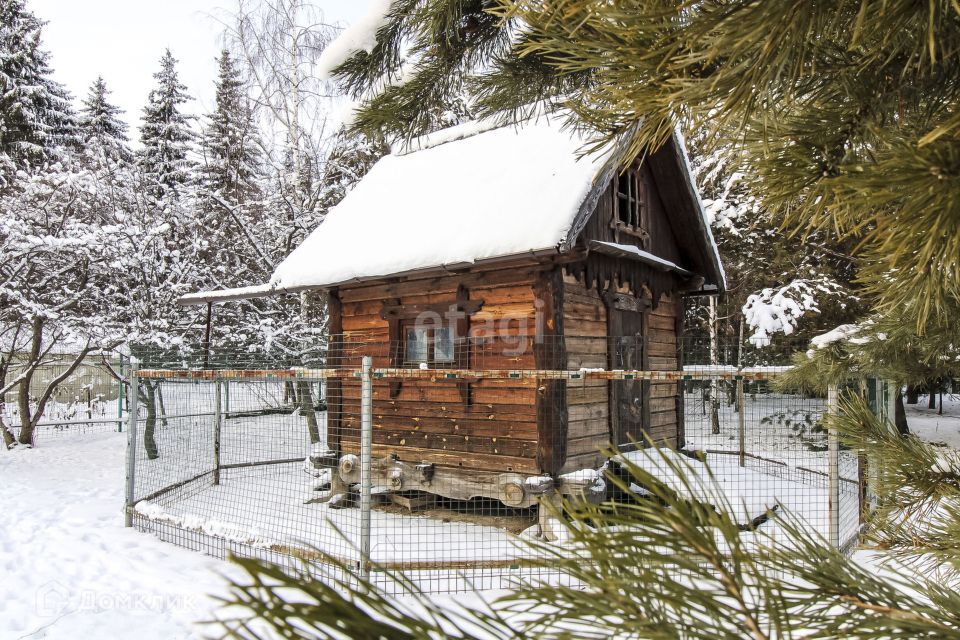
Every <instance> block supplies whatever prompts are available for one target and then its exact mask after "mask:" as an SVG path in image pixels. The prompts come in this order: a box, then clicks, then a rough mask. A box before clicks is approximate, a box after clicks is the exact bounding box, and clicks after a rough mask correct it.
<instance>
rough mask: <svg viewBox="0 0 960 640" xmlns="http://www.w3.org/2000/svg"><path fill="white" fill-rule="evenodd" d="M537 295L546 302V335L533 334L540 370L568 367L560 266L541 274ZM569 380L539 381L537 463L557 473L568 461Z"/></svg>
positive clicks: (551, 473) (544, 307) (536, 361)
mask: <svg viewBox="0 0 960 640" xmlns="http://www.w3.org/2000/svg"><path fill="white" fill-rule="evenodd" d="M534 295H535V296H536V298H537V300H539V301H541V302H542V303H543V307H542V311H541V313H543V317H544V321H543V335H537V336H535V337H534V344H533V357H534V362H535V363H536V365H535V366H536V367H537V368H538V369H551V370H562V369H566V368H567V350H566V345H565V341H564V335H563V272H562V270H561V269H560V268H559V267H557V268H555V269H553V270H552V271H546V272H543V273H541V274H540V275H539V276H538V277H537V280H536V282H535V283H534ZM567 420H568V415H567V382H566V380H538V381H537V465H538V466H539V468H540V472H541V473H544V474H547V475H551V476H555V475H557V474H559V473H560V471H561V469H563V465H564V464H565V463H566V461H567V429H568V424H567Z"/></svg>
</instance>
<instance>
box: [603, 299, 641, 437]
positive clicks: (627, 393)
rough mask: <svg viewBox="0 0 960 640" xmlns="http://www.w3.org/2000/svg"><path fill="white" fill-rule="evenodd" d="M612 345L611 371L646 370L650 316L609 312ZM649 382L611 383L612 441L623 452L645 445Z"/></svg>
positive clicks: (638, 312) (620, 311)
mask: <svg viewBox="0 0 960 640" xmlns="http://www.w3.org/2000/svg"><path fill="white" fill-rule="evenodd" d="M609 313H610V314H611V317H610V320H611V322H610V329H611V334H610V335H611V345H610V368H611V369H624V370H643V369H646V368H647V366H646V362H647V358H646V354H645V353H644V344H645V340H644V336H645V335H646V324H647V322H646V314H645V313H643V312H640V311H633V310H625V309H618V308H616V307H615V306H614V307H613V308H611V309H610V310H609ZM649 395H650V394H649V383H647V382H645V381H642V380H613V381H611V382H610V439H611V441H612V444H614V445H615V446H617V447H619V448H621V449H630V448H632V447H633V443H635V442H636V443H639V444H640V445H641V446H642V444H643V430H644V429H645V427H646V425H647V423H648V420H647V418H646V416H647V415H649V413H648V412H649V409H648V406H647V404H648V401H649Z"/></svg>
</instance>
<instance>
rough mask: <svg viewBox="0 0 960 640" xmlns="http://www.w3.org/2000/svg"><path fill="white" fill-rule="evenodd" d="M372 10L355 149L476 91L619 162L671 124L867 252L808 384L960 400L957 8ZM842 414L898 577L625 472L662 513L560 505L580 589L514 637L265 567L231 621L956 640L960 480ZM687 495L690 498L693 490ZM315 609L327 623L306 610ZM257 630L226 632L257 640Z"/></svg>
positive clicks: (901, 441)
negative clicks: (932, 381)
mask: <svg viewBox="0 0 960 640" xmlns="http://www.w3.org/2000/svg"><path fill="white" fill-rule="evenodd" d="M375 6H376V7H377V8H378V9H379V11H378V13H377V14H376V15H374V16H373V17H372V18H371V19H368V20H366V21H364V22H363V24H364V25H365V30H364V31H362V32H357V33H353V34H351V38H350V39H349V40H347V41H345V42H344V43H341V46H338V47H336V48H338V49H339V50H340V52H342V53H345V54H346V55H343V56H341V57H340V61H339V64H338V65H335V69H334V71H335V72H336V73H337V74H338V76H339V77H340V79H341V80H342V81H343V82H344V85H345V86H346V87H347V88H348V89H349V90H351V91H352V92H353V93H354V94H355V95H357V96H364V95H365V94H366V95H370V93H371V92H373V97H368V98H366V104H365V106H364V108H363V109H361V111H360V113H359V114H358V117H357V120H356V124H357V127H358V128H360V129H362V130H369V131H373V132H381V131H383V130H384V129H386V130H393V131H401V132H404V131H406V132H414V133H416V131H417V129H418V128H420V127H422V125H423V123H424V121H425V118H426V116H425V113H424V112H425V111H427V110H428V109H429V108H430V105H432V104H436V103H437V102H442V101H443V100H444V99H445V98H446V97H447V95H448V94H449V88H450V87H453V86H456V85H457V84H458V83H462V82H464V81H465V80H466V82H467V84H473V86H474V87H475V90H476V93H475V96H476V100H475V101H474V102H473V103H472V104H473V105H477V106H478V107H479V110H480V112H481V114H483V113H484V112H486V113H495V114H500V115H504V114H509V113H511V112H515V111H516V110H520V111H522V110H523V109H524V105H528V104H530V102H532V101H535V100H552V101H555V102H557V103H560V104H561V105H562V106H564V107H566V108H567V109H569V110H570V113H572V114H573V115H574V116H575V120H576V122H577V123H579V124H581V125H583V124H585V125H586V126H588V127H589V128H590V129H592V130H593V131H594V132H595V133H596V143H597V144H598V145H602V144H604V143H610V142H613V141H614V140H618V141H625V142H627V143H628V149H629V153H628V154H627V157H628V159H633V158H635V157H638V156H640V155H641V154H642V153H644V152H645V151H646V150H649V149H650V148H651V147H654V148H655V147H657V145H658V144H660V143H662V142H663V141H664V140H666V139H667V138H668V136H670V135H671V134H672V132H673V131H674V129H675V127H676V126H677V125H678V124H684V123H685V124H687V125H688V126H689V127H690V129H691V130H701V129H702V130H703V132H704V135H705V137H706V138H707V139H712V140H715V141H719V142H721V143H723V142H725V143H727V144H728V145H729V146H728V148H733V149H736V150H737V152H738V154H740V157H741V158H742V159H743V160H744V161H745V162H746V164H747V165H748V166H749V167H750V169H751V187H752V189H753V192H754V193H755V194H756V195H757V197H758V198H760V199H761V200H762V202H763V206H764V208H765V209H766V210H767V211H768V212H770V213H772V214H773V215H774V216H777V217H778V219H782V220H784V221H785V222H787V223H791V224H793V225H795V226H796V227H799V228H800V229H802V230H803V231H809V232H813V231H820V232H823V233H825V234H828V235H833V236H834V237H835V238H837V239H841V240H851V241H853V248H852V255H853V256H854V257H855V258H856V259H857V260H858V266H859V271H858V280H859V283H860V284H862V285H863V292H864V296H863V297H864V299H865V301H866V302H867V303H868V304H869V305H870V309H871V313H870V315H871V317H870V318H869V320H867V321H865V322H862V323H861V326H860V327H859V329H860V330H859V332H858V333H857V334H856V335H855V336H854V338H855V339H851V340H836V341H833V342H831V343H830V344H829V345H825V346H824V347H823V348H821V349H819V350H818V351H817V353H814V354H812V357H811V356H808V354H806V353H801V354H798V356H797V360H798V361H799V362H797V364H799V365H801V366H798V367H797V368H796V369H794V370H793V371H794V372H795V373H796V374H797V377H798V382H800V383H803V382H804V381H811V380H813V381H814V382H815V386H822V385H824V384H826V383H844V382H848V381H849V380H851V379H853V380H856V379H858V378H862V377H863V376H864V374H865V373H869V372H875V373H877V374H878V375H880V376H884V377H888V378H891V377H892V378H894V379H900V380H904V381H906V380H909V379H910V376H911V375H912V374H911V369H912V367H913V366H914V365H915V364H916V363H917V362H919V363H920V364H921V365H923V366H925V367H930V368H935V369H936V370H937V371H938V372H939V374H940V375H942V376H956V375H960V354H958V348H957V345H960V334H958V327H960V325H958V323H957V321H956V319H957V317H958V316H960V216H958V215H957V212H958V210H960V180H958V175H960V163H958V158H960V116H958V114H960V108H958V99H960V94H958V87H957V83H956V82H952V81H950V80H949V79H950V78H955V77H957V75H958V73H960V49H958V47H957V46H956V43H957V42H958V41H960V8H958V6H957V3H956V2H955V1H951V0H933V1H931V2H924V3H905V2H904V3H889V2H868V1H861V0H841V1H838V2H831V3H817V2H791V3H777V2H756V1H755V0H725V1H723V2H693V3H691V2H686V1H682V0H677V1H675V2H664V1H663V0H623V1H621V2H608V1H607V2H582V1H578V0H556V1H554V2H543V1H542V0H492V1H487V0H482V1H481V0H476V1H466V2H464V1H460V0H393V1H392V2H387V1H385V2H378V3H375ZM411 43H412V46H411ZM405 52H408V53H412V54H413V55H414V56H419V59H418V60H417V66H416V67H415V71H416V73H415V74H414V77H412V78H406V79H405V80H406V81H405V82H404V83H402V84H396V85H391V86H389V87H388V88H386V89H383V87H384V86H385V84H387V83H389V81H390V79H391V77H394V78H395V77H396V74H397V73H398V72H399V70H400V67H401V63H402V62H403V58H404V57H405V56H404V55H403V54H404V53H405ZM465 76H472V77H466V78H465ZM378 88H379V89H380V90H379V91H378V90H377V89H378ZM780 216H782V218H780ZM804 369H805V371H803V370H804ZM840 413H841V417H839V418H836V419H831V421H830V424H831V427H835V428H837V429H838V431H839V432H840V433H841V434H842V436H843V438H844V440H845V442H846V444H847V445H848V446H849V447H850V448H851V449H853V450H855V451H858V452H861V453H862V454H863V455H864V456H865V457H866V458H867V459H869V460H870V461H871V470H872V473H875V474H876V475H877V477H878V479H879V481H878V482H877V483H876V484H875V485H874V486H873V488H874V490H875V491H876V492H877V494H878V501H879V503H880V504H881V505H882V506H881V509H880V510H879V511H878V512H876V513H875V514H873V516H872V519H871V521H870V522H868V523H867V530H866V533H865V535H866V536H869V537H873V538H874V539H875V540H876V541H877V542H878V550H882V551H881V552H880V554H878V555H880V557H884V556H882V553H883V551H885V552H886V553H892V554H893V558H895V559H896V560H898V561H900V562H898V563H895V564H891V565H889V566H888V569H889V570H888V571H886V572H883V571H877V570H876V568H875V567H871V566H864V565H862V564H861V563H860V561H859V559H851V558H850V557H848V556H846V555H844V554H843V553H841V552H840V551H839V550H837V549H832V548H830V547H828V546H827V545H826V544H825V542H824V541H823V540H821V539H817V538H815V537H813V538H812V537H810V536H809V533H808V532H807V531H805V530H804V529H803V528H802V527H799V526H796V525H795V524H791V522H790V518H789V517H784V518H782V519H781V520H780V522H781V525H782V526H783V527H784V529H783V530H784V531H785V532H786V533H787V534H788V536H789V539H790V542H789V543H787V544H775V545H766V544H761V545H757V546H756V547H755V548H751V549H750V550H749V551H748V550H747V547H746V546H745V545H744V544H743V541H742V540H741V539H740V536H741V535H742V533H741V532H740V530H739V528H738V527H737V525H736V524H735V523H734V522H733V521H732V520H731V519H729V518H724V517H723V516H722V515H721V514H720V513H719V512H718V511H716V510H714V509H713V508H712V507H711V506H710V505H709V504H708V503H705V502H701V501H700V500H698V499H693V500H691V499H689V497H687V496H681V495H679V494H678V493H677V492H676V491H673V490H672V489H670V488H669V487H667V486H666V485H664V484H663V483H662V482H661V480H660V479H659V478H657V477H656V476H654V475H651V474H649V473H647V472H644V471H643V470H642V469H631V470H630V474H631V475H632V476H633V477H634V478H635V479H636V480H635V481H636V483H637V484H640V485H643V486H645V487H648V488H649V490H650V495H651V496H653V499H650V500H640V501H636V502H635V503H631V504H630V505H629V508H624V507H623V505H622V504H618V503H608V502H607V503H601V504H599V505H590V504H585V503H584V504H576V503H575V504H572V505H569V508H568V513H567V514H566V515H568V516H569V518H568V519H564V520H563V522H564V523H565V526H567V528H568V529H567V530H568V533H569V540H571V541H574V542H575V544H571V545H567V546H566V547H565V548H564V549H563V553H559V552H558V553H557V554H556V555H554V556H552V557H551V563H552V564H553V566H563V569H564V571H565V572H567V573H569V574H570V576H571V578H572V579H571V581H570V583H571V585H572V586H570V587H564V586H560V585H558V584H556V583H554V582H552V581H548V582H546V583H543V584H536V583H535V582H534V583H529V584H523V585H521V586H520V587H518V588H517V589H516V590H515V591H512V592H511V593H508V595H507V596H506V597H505V599H504V601H502V602H501V603H500V606H502V607H503V609H505V610H507V611H512V612H516V613H518V614H519V616H518V617H514V618H512V620H509V621H503V620H501V618H500V616H499V615H497V614H496V613H493V614H491V613H490V608H489V607H486V606H485V607H482V608H481V610H479V611H477V612H475V613H476V615H475V616H473V617H472V618H471V619H470V620H469V621H468V620H466V619H464V617H463V616H461V614H460V612H459V611H458V612H456V613H455V614H449V612H445V611H443V610H442V609H441V608H440V607H437V606H432V605H431V603H429V602H424V603H423V604H422V607H423V608H418V609H417V610H415V611H414V610H412V609H404V608H398V607H396V606H395V605H396V600H395V599H390V598H389V597H388V596H387V595H386V594H385V593H382V592H378V591H377V590H376V589H375V588H371V586H370V585H367V584H362V585H360V586H359V587H351V586H350V585H349V584H344V583H341V584H337V585H328V584H324V583H323V581H311V580H309V579H307V576H308V575H309V574H308V573H306V572H304V573H303V574H300V575H294V576H289V575H287V574H285V572H284V571H283V569H282V568H280V567H276V566H270V565H267V564H266V563H263V562H262V561H258V560H242V561H241V563H242V564H243V565H244V566H245V567H246V569H247V570H248V571H249V573H250V574H251V578H250V579H249V580H247V581H245V582H244V583H243V584H236V585H235V587H236V588H235V591H234V598H233V599H232V602H229V603H228V604H234V605H235V604H240V605H242V606H246V607H247V609H248V611H249V614H250V615H249V618H250V619H254V618H255V619H256V620H257V624H261V623H266V624H268V625H272V626H273V627H274V628H275V629H277V630H281V631H282V630H285V629H289V628H291V626H292V625H296V626H297V629H298V631H299V632H300V635H301V636H302V637H317V638H319V637H330V636H331V635H337V634H339V635H344V636H347V637H353V638H361V637H380V636H383V637H393V636H396V635H404V634H406V635H407V636H408V637H430V636H432V635H444V634H448V635H449V634H450V629H454V630H455V631H454V635H460V636H462V637H474V636H475V635H476V633H482V634H483V635H484V636H489V637H496V638H518V637H546V638H559V637H569V636H570V635H571V631H570V629H572V628H576V629H577V632H576V633H580V632H581V631H584V632H586V633H590V634H591V635H592V636H593V637H609V636H611V635H617V636H624V637H637V638H699V639H703V640H717V639H720V638H730V639H731V640H733V639H735V638H743V637H751V638H758V639H760V638H763V639H766V638H796V637H801V636H802V637H821V638H835V637H843V638H862V639H868V638H880V637H883V638H918V637H929V638H933V637H960V614H958V612H960V591H958V589H957V576H958V574H960V547H958V543H957V541H958V540H960V512H958V509H957V507H956V505H957V504H958V503H960V490H958V487H960V460H958V459H957V457H956V456H949V455H944V454H943V452H942V450H938V449H937V448H935V447H932V446H930V445H928V444H926V443H924V442H922V441H920V440H919V439H917V438H915V437H911V436H907V437H903V436H901V435H900V434H899V433H897V431H896V429H895V428H893V426H892V425H890V424H888V423H887V422H886V421H884V420H881V419H879V418H878V417H877V416H876V415H874V414H873V413H872V412H871V411H870V410H869V408H868V407H867V406H866V403H865V402H864V401H863V400H862V399H859V398H858V397H857V396H856V395H854V394H851V395H847V396H846V397H845V400H844V402H843V408H842V410H841V412H840ZM667 460H669V459H665V462H667ZM667 464H669V462H667ZM672 473H673V474H677V475H681V476H686V475H689V473H688V471H687V470H686V469H685V468H684V465H677V466H675V467H674V468H673V471H672ZM608 480H609V481H611V482H614V483H619V484H620V486H623V487H626V486H628V484H629V482H630V478H616V477H608ZM624 483H626V484H624ZM573 548H575V549H576V551H575V552H574V553H571V554H569V555H567V554H568V552H570V550H571V549H573ZM885 558H886V559H888V560H889V559H892V558H891V557H890V556H885ZM625 559H628V560H629V562H625ZM665 576H666V578H665ZM264 584H272V585H276V586H272V587H269V588H266V589H264V587H263V585H264ZM406 584H411V583H406ZM391 586H392V585H391ZM415 588H416V587H415V585H414V586H411V587H410V590H411V591H413V590H415ZM296 590H300V591H303V592H304V593H303V594H295V593H294V591H296ZM624 594H628V595H627V596H626V597H624ZM303 602H310V603H320V604H319V605H312V604H311V605H306V606H303V607H298V605H297V604H291V603H303ZM424 609H425V610H426V612H427V614H426V615H424ZM370 611H376V612H377V615H374V616H371V615H370ZM454 618H455V619H454ZM245 622H246V621H245V620H240V621H238V623H237V624H234V625H230V626H231V627H232V630H233V631H234V633H235V634H236V635H239V636H241V637H255V636H256V635H257V633H256V632H255V631H250V626H249V625H245V624H244V623H245ZM304 623H305V624H304ZM480 629H482V631H479V632H476V631H475V630H480Z"/></svg>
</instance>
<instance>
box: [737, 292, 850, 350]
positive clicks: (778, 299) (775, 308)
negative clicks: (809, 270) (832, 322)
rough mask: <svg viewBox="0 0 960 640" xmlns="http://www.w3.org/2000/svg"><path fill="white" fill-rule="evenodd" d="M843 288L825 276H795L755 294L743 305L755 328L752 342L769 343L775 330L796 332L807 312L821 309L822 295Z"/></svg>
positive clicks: (750, 323)
mask: <svg viewBox="0 0 960 640" xmlns="http://www.w3.org/2000/svg"><path fill="white" fill-rule="evenodd" d="M840 290H841V286H840V285H839V284H838V283H836V282H834V281H833V280H830V279H828V278H821V279H818V280H806V279H799V280H794V281H793V282H790V283H789V284H787V285H785V286H783V287H781V288H779V289H774V288H767V289H763V290H761V291H760V292H759V293H754V294H751V295H750V296H749V297H748V298H747V302H746V304H744V305H743V315H744V318H745V319H746V321H747V325H748V326H749V327H750V329H751V330H752V331H753V334H752V335H751V336H750V342H751V343H752V344H753V345H754V346H756V347H765V346H768V345H769V344H770V337H771V336H772V335H774V334H777V333H782V334H784V335H790V334H792V333H793V332H794V330H795V329H796V328H797V321H798V320H799V319H800V318H801V317H803V315H804V314H806V313H808V312H812V313H819V312H820V307H819V303H818V300H817V297H818V296H830V295H837V294H838V293H839V292H840Z"/></svg>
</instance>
